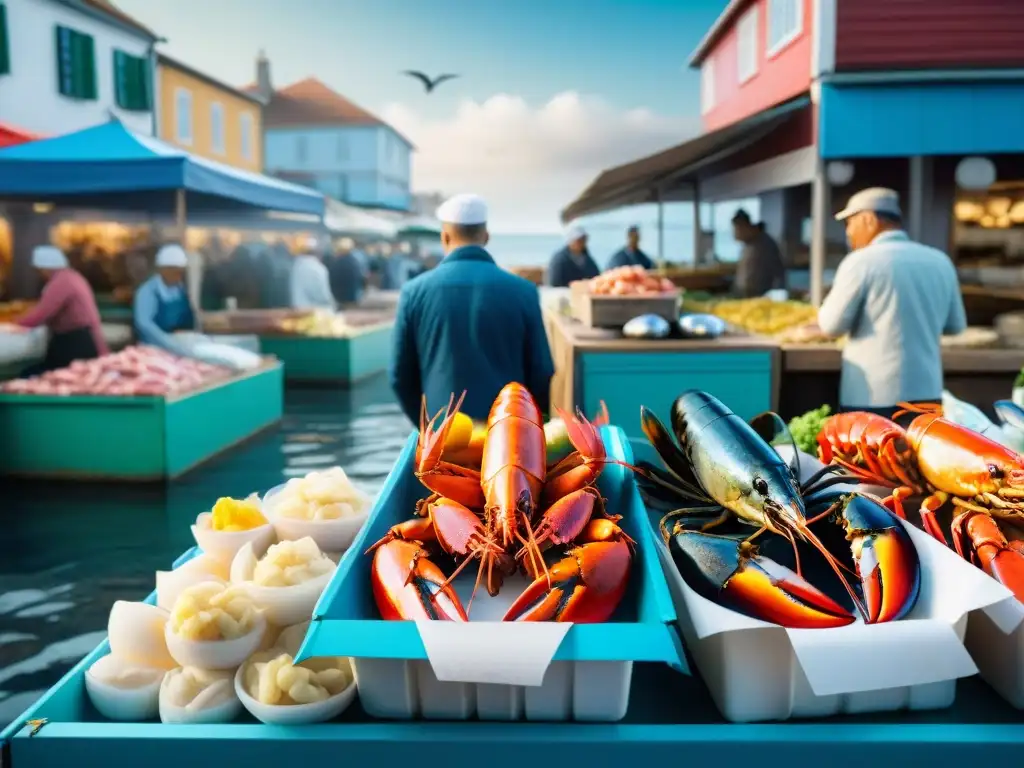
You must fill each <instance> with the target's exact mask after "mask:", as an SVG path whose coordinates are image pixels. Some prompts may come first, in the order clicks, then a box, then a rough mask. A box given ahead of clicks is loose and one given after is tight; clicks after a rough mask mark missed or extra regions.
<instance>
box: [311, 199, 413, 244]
mask: <svg viewBox="0 0 1024 768" xmlns="http://www.w3.org/2000/svg"><path fill="white" fill-rule="evenodd" d="M324 226H325V227H327V230H328V231H329V232H332V233H334V234H338V235H356V236H363V237H380V238H385V239H392V238H394V237H395V236H396V235H397V234H398V229H399V227H398V225H397V224H395V223H394V222H391V221H388V220H387V219H385V218H383V217H381V216H375V215H374V214H372V213H367V212H366V211H363V210H360V209H359V208H355V207H353V206H351V205H345V203H341V202H338V201H337V200H332V199H331V198H327V206H326V209H325V210H324Z"/></svg>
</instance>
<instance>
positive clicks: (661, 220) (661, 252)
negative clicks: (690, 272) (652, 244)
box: [658, 189, 665, 269]
mask: <svg viewBox="0 0 1024 768" xmlns="http://www.w3.org/2000/svg"><path fill="white" fill-rule="evenodd" d="M658 266H659V267H661V268H662V269H664V268H665V201H664V200H663V199H662V195H661V189H658Z"/></svg>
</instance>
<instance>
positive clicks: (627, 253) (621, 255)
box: [608, 224, 654, 269]
mask: <svg viewBox="0 0 1024 768" xmlns="http://www.w3.org/2000/svg"><path fill="white" fill-rule="evenodd" d="M618 267H643V268H644V269H654V262H653V261H651V259H650V257H649V256H648V255H647V254H646V253H644V252H643V251H641V250H640V227H638V226H636V225H635V224H634V225H633V226H632V227H630V228H629V229H627V230H626V247H625V248H621V249H619V250H618V251H616V252H615V253H614V254H613V255H612V258H611V260H610V261H609V262H608V269H616V268H618Z"/></svg>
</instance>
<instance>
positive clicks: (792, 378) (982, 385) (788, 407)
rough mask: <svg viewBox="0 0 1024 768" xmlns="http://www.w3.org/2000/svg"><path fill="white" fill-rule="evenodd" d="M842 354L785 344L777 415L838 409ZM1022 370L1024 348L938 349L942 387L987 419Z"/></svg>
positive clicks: (825, 346)
mask: <svg viewBox="0 0 1024 768" xmlns="http://www.w3.org/2000/svg"><path fill="white" fill-rule="evenodd" d="M841 362H842V352H841V351H840V349H839V348H838V347H837V346H835V345H833V344H783V345H782V380H781V387H780V394H779V412H780V413H781V414H782V417H783V418H785V419H790V418H792V417H794V416H799V415H800V414H801V413H806V412H807V411H809V410H811V409H812V408H817V407H819V406H821V405H824V404H828V405H830V406H832V407H833V408H835V407H836V406H837V405H838V404H839V369H840V364H841ZM1021 368H1024V349H1010V348H1002V347H999V348H984V349H967V348H952V347H946V348H944V349H943V350H942V369H943V372H944V374H945V386H946V389H948V390H949V391H950V392H952V393H953V394H954V395H955V396H956V397H958V398H960V399H961V400H966V401H967V402H969V403H973V404H974V405H976V406H978V407H979V408H981V409H982V410H984V411H985V412H986V413H988V414H989V415H990V416H991V415H992V409H991V406H992V403H993V402H995V401H996V400H1006V399H1009V397H1010V391H1011V389H1012V388H1013V380H1014V379H1015V378H1016V376H1017V374H1018V373H1019V372H1020V370H1021Z"/></svg>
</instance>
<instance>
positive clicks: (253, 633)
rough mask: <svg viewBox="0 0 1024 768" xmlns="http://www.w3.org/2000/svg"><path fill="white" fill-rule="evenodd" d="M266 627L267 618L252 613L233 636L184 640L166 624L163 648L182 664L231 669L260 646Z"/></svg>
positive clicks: (201, 667) (184, 665) (185, 665)
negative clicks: (253, 616)
mask: <svg viewBox="0 0 1024 768" xmlns="http://www.w3.org/2000/svg"><path fill="white" fill-rule="evenodd" d="M266 631H267V620H266V619H265V618H263V616H262V615H260V614H257V615H256V621H255V623H254V624H253V626H252V629H250V630H249V631H248V632H247V633H246V634H244V635H242V636H241V637H236V638H235V639H234V640H187V639H185V638H184V637H181V636H180V635H178V634H177V633H176V632H175V631H174V630H173V629H171V625H170V623H168V624H167V628H166V630H165V637H166V638H167V650H168V651H170V653H171V656H172V657H173V658H174V660H175V661H176V662H177V663H178V665H179V666H182V667H199V668H200V669H234V668H235V667H237V666H238V665H239V664H241V663H242V662H243V661H245V660H246V659H247V658H249V656H251V655H252V653H253V652H254V651H255V650H256V649H257V648H259V647H260V643H261V642H263V636H264V634H265V633H266Z"/></svg>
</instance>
